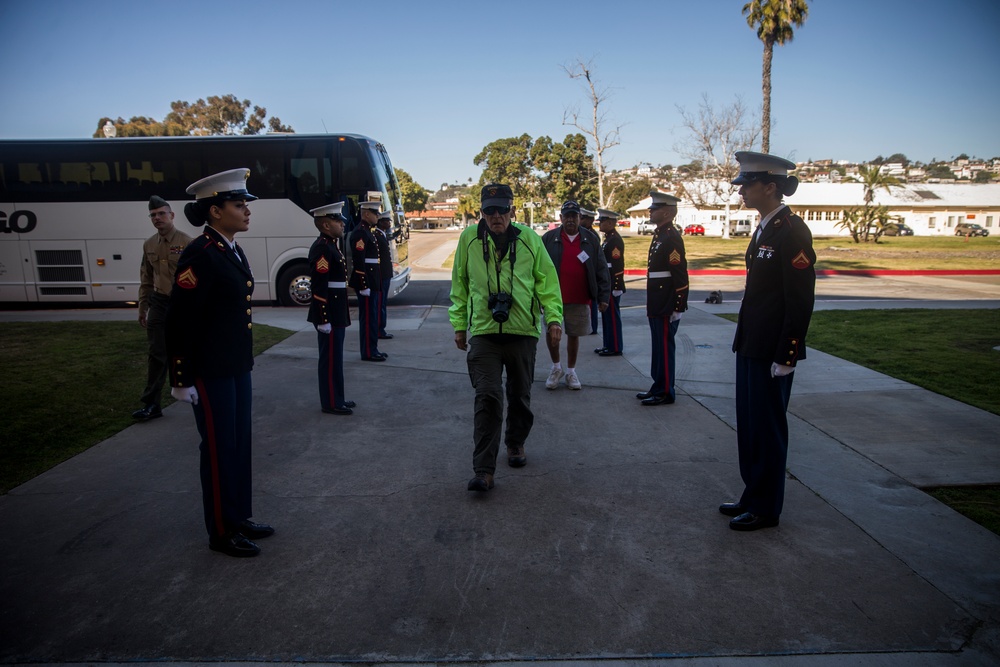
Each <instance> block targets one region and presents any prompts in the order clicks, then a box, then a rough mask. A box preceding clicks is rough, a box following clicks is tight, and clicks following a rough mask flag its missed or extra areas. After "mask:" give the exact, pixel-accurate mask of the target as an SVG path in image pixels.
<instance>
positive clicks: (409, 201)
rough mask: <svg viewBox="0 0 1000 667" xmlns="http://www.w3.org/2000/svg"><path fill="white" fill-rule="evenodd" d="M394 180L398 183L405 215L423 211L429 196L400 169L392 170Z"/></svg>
mask: <svg viewBox="0 0 1000 667" xmlns="http://www.w3.org/2000/svg"><path fill="white" fill-rule="evenodd" d="M394 171H395V172H396V180H397V181H398V182H399V190H400V192H401V193H402V195H403V210H404V211H405V212H406V213H414V212H417V211H423V210H424V208H425V207H426V206H427V199H428V197H430V195H429V194H428V193H427V190H425V189H423V188H422V187H421V186H420V185H419V184H418V183H417V182H416V181H414V180H413V177H412V176H410V175H409V174H408V173H406V172H405V171H403V170H402V169H394Z"/></svg>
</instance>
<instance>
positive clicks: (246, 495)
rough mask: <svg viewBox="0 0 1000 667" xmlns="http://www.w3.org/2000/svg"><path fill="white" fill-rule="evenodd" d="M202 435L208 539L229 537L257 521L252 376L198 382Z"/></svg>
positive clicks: (198, 419)
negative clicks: (254, 518)
mask: <svg viewBox="0 0 1000 667" xmlns="http://www.w3.org/2000/svg"><path fill="white" fill-rule="evenodd" d="M194 386H195V389H196V390H197V391H198V404H197V405H195V406H193V408H194V420H195V424H196V425H197V426H198V433H199V434H201V447H200V449H201V498H202V503H203V505H204V508H205V528H207V529H208V534H209V536H212V535H220V536H221V535H228V534H229V533H231V532H233V531H235V530H236V529H237V527H238V525H239V523H240V522H241V521H245V520H246V519H249V518H250V517H251V516H253V510H252V508H251V504H252V502H251V496H252V493H253V484H252V480H251V476H252V467H251V461H250V458H251V432H250V405H251V396H252V387H251V383H250V373H249V372H247V373H244V374H242V375H237V376H234V377H224V378H212V379H199V380H196V381H195V384H194Z"/></svg>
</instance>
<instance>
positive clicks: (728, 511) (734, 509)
mask: <svg viewBox="0 0 1000 667" xmlns="http://www.w3.org/2000/svg"><path fill="white" fill-rule="evenodd" d="M719 512H721V513H722V514H725V515H726V516H739V515H741V514H743V505H740V504H739V503H722V504H721V505H719Z"/></svg>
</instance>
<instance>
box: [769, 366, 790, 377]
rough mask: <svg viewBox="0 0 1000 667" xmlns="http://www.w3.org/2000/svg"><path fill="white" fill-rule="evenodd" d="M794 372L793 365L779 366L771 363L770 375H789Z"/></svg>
mask: <svg viewBox="0 0 1000 667" xmlns="http://www.w3.org/2000/svg"><path fill="white" fill-rule="evenodd" d="M794 372H795V366H779V365H778V364H771V377H773V378H781V377H785V376H786V375H791V374H792V373H794Z"/></svg>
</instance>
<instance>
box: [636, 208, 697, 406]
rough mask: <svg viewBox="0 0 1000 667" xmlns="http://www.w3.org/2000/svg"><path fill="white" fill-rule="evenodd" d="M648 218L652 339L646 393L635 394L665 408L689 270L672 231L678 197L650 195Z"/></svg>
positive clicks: (669, 400)
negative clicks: (650, 230) (649, 381)
mask: <svg viewBox="0 0 1000 667" xmlns="http://www.w3.org/2000/svg"><path fill="white" fill-rule="evenodd" d="M649 196H650V197H651V198H652V203H651V204H650V206H649V218H650V220H651V221H652V222H653V223H654V224H655V225H656V230H655V231H654V232H653V240H652V241H651V242H650V244H649V255H648V257H647V260H646V317H647V319H648V320H649V334H650V337H651V339H652V344H653V347H652V356H651V360H650V364H649V374H650V375H651V376H652V378H653V384H652V386H650V388H649V391H645V392H640V393H638V394H636V398H638V399H639V400H641V401H642V404H643V405H665V404H670V403H673V402H674V399H675V398H676V395H675V391H674V382H675V381H676V379H677V371H676V363H675V362H676V357H677V345H676V342H675V340H674V339H675V337H676V335H677V328H678V326H679V325H680V321H681V315H682V314H683V313H684V311H685V310H687V300H688V270H687V257H686V255H685V254H684V239H683V238H681V235H680V232H678V231H677V228H676V227H674V218H676V217H677V203H678V202H679V201H680V199H678V198H677V197H674V196H671V195H668V194H666V193H663V192H650V193H649Z"/></svg>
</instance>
